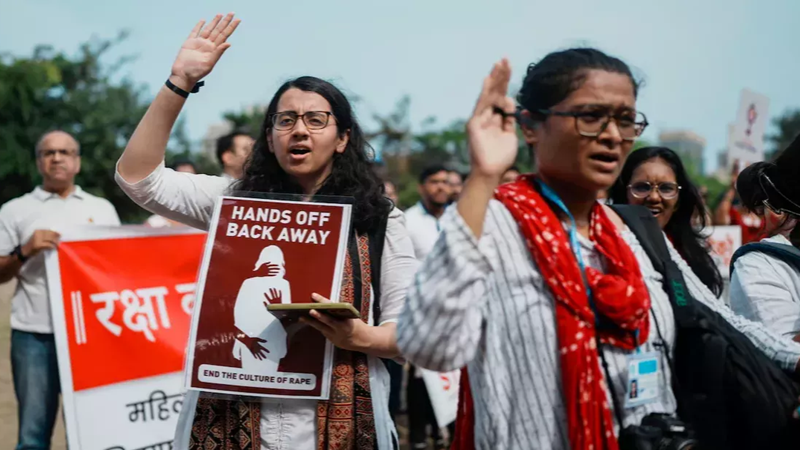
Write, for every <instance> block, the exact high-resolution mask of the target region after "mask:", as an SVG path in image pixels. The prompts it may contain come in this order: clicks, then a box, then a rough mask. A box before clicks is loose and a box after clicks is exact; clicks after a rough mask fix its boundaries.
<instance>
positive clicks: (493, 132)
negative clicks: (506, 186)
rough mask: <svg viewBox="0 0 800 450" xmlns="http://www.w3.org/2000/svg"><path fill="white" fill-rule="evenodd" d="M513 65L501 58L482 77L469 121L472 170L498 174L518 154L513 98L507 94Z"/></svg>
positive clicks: (504, 169) (490, 175)
mask: <svg viewBox="0 0 800 450" xmlns="http://www.w3.org/2000/svg"><path fill="white" fill-rule="evenodd" d="M510 79H511V66H510V65H509V64H508V60H506V59H502V60H501V61H500V62H498V63H496V64H495V65H494V67H493V68H492V72H491V73H490V74H489V76H488V77H486V79H484V81H483V90H482V91H481V95H480V97H479V98H478V102H477V104H476V105H475V110H474V111H473V112H472V117H471V118H470V119H469V121H468V122H467V140H468V145H469V151H470V157H471V159H472V171H473V173H477V174H478V175H484V176H488V177H499V176H502V175H503V173H504V172H505V171H506V170H507V169H508V168H509V167H511V166H512V165H513V164H514V160H515V159H516V158H517V145H518V142H517V133H516V129H515V126H514V122H515V120H514V109H515V106H514V100H513V99H511V98H510V97H508V96H507V93H508V82H509V80H510Z"/></svg>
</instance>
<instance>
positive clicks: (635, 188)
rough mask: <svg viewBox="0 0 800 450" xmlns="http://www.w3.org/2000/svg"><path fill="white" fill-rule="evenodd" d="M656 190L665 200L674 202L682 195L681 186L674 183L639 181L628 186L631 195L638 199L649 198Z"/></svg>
mask: <svg viewBox="0 0 800 450" xmlns="http://www.w3.org/2000/svg"><path fill="white" fill-rule="evenodd" d="M654 189H655V191H656V192H658V195H660V196H661V198H663V199H664V200H672V199H673V198H675V197H677V196H678V194H679V193H680V191H681V186H680V185H678V183H672V182H670V181H665V182H663V183H656V184H652V183H650V182H649V181H639V182H636V183H631V184H629V185H628V190H630V191H631V195H633V196H634V197H636V198H647V197H649V196H650V194H651V193H652V192H653V190H654Z"/></svg>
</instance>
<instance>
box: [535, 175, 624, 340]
mask: <svg viewBox="0 0 800 450" xmlns="http://www.w3.org/2000/svg"><path fill="white" fill-rule="evenodd" d="M536 184H537V185H538V186H539V189H541V191H542V195H543V196H544V198H546V199H547V200H549V201H550V202H551V203H553V204H554V205H555V206H556V207H557V208H558V209H560V210H561V211H562V212H563V213H564V214H566V215H567V219H569V224H568V225H567V234H568V235H569V244H570V247H572V254H573V255H575V259H576V260H577V262H578V267H579V268H580V272H581V279H582V280H583V286H584V288H585V289H586V295H587V297H588V299H589V307H590V308H592V312H593V313H594V321H595V327H599V321H600V316H599V315H598V313H597V307H596V306H595V304H594V298H593V297H592V288H591V287H590V286H589V282H588V281H587V280H586V265H585V264H584V262H583V256H582V255H581V246H580V245H581V243H580V241H579V240H578V230H577V229H578V226H577V224H576V222H575V217H574V216H573V215H572V213H571V212H570V211H569V209H567V205H565V204H564V202H563V201H562V200H561V197H559V196H558V194H556V192H555V191H554V190H553V188H551V187H550V186H548V185H547V184H545V183H544V182H543V181H542V180H540V179H538V178H537V179H536ZM634 339H635V342H636V351H637V353H638V352H639V330H636V332H635V336H634Z"/></svg>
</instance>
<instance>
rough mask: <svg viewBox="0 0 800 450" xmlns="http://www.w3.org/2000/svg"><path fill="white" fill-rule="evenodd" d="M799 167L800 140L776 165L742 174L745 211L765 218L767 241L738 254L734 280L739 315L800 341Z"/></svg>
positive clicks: (766, 164) (733, 293) (739, 186)
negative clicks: (776, 251) (795, 251)
mask: <svg viewBox="0 0 800 450" xmlns="http://www.w3.org/2000/svg"><path fill="white" fill-rule="evenodd" d="M798 168H800V137H798V138H797V139H795V140H794V142H792V144H791V145H789V147H788V148H787V149H786V150H784V151H783V153H781V155H780V156H779V157H778V158H777V159H776V160H775V162H774V163H769V162H759V163H756V164H753V165H751V166H749V167H747V168H746V169H744V170H743V171H742V173H741V174H740V175H739V178H738V180H737V181H736V189H737V190H738V192H739V196H740V197H741V199H742V204H743V206H744V207H746V208H747V209H748V210H749V211H751V212H753V213H755V214H757V215H759V216H760V217H761V219H762V220H761V222H762V228H761V235H762V236H763V237H764V239H762V240H761V242H760V245H750V246H745V247H744V248H743V250H740V251H739V252H738V253H739V254H742V256H741V257H740V258H738V259H736V260H735V262H734V263H733V274H732V276H731V307H732V308H733V309H734V311H736V312H737V313H739V314H741V315H742V316H744V317H747V318H748V319H750V320H753V321H757V322H762V323H763V324H764V325H765V326H766V327H767V328H769V329H771V330H772V331H774V332H776V333H779V334H782V335H784V336H786V337H788V338H790V339H794V340H796V341H800V250H798V251H797V255H796V256H794V257H793V256H792V254H793V253H794V252H792V250H793V249H800V226H797V225H798V221H800V179H799V178H798ZM763 244H767V246H764V245H763ZM771 249H778V250H784V251H783V252H781V253H774V252H772V251H770V250H771ZM744 251H747V252H746V253H744Z"/></svg>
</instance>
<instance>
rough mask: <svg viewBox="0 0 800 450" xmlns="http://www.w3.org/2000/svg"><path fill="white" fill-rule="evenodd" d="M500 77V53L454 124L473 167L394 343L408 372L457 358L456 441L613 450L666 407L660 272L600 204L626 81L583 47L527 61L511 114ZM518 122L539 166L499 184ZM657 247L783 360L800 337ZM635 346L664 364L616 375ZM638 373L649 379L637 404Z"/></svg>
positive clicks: (666, 310)
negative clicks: (752, 314) (463, 122)
mask: <svg viewBox="0 0 800 450" xmlns="http://www.w3.org/2000/svg"><path fill="white" fill-rule="evenodd" d="M510 77H511V69H510V67H509V64H508V61H505V60H503V61H501V62H500V63H498V64H496V65H495V67H494V69H493V70H492V72H491V74H490V75H489V76H488V77H487V79H486V80H485V81H484V84H483V91H482V93H481V95H480V97H479V99H478V102H477V105H476V106H475V109H474V111H473V115H472V117H471V118H470V120H469V121H468V123H467V136H468V139H469V150H470V156H471V158H470V159H471V164H472V167H471V171H470V176H469V178H468V179H467V182H466V184H465V185H464V190H463V191H462V194H461V197H459V200H458V203H457V204H456V207H455V208H450V209H449V210H448V212H446V213H445V215H444V216H443V217H442V219H441V220H440V225H441V234H440V236H439V240H438V241H437V243H436V245H435V247H434V248H433V250H432V251H431V252H430V254H429V255H428V257H427V258H426V259H425V262H424V263H423V267H422V268H421V270H419V271H418V272H417V274H416V275H415V280H414V283H413V284H412V285H411V288H410V289H409V292H408V298H407V300H406V304H405V307H404V309H403V312H402V313H401V315H400V319H399V321H398V325H397V345H398V347H399V348H400V351H401V353H402V354H403V355H404V356H406V358H407V359H408V360H410V361H411V362H412V363H414V364H416V365H419V366H421V367H425V368H428V369H431V370H436V371H449V370H454V369H460V368H463V367H466V368H467V372H468V382H466V383H464V385H462V389H463V390H464V392H465V395H466V394H467V391H468V395H467V399H469V398H471V400H472V401H471V403H469V402H464V403H463V404H462V408H461V409H460V411H459V415H460V416H459V419H458V422H457V425H456V435H457V438H458V439H459V440H458V442H457V444H458V445H459V447H458V448H470V446H472V445H474V447H475V448H478V449H572V450H592V449H595V450H617V449H618V448H620V446H621V443H624V441H625V436H628V437H630V436H631V433H630V431H631V430H630V429H628V430H626V428H628V427H631V426H637V425H640V424H641V423H642V420H643V419H644V418H645V417H661V416H655V415H654V414H666V415H669V416H674V415H675V414H676V409H677V402H676V398H675V394H674V392H673V389H672V383H671V382H672V375H671V372H670V369H669V363H668V358H667V357H668V356H669V355H668V353H669V352H670V350H668V349H672V348H674V344H675V336H676V326H675V320H674V316H673V312H672V307H671V304H670V300H669V297H668V295H667V293H666V292H665V291H664V287H663V285H662V282H661V281H662V278H661V276H660V275H659V274H658V272H657V271H656V270H655V269H654V268H653V264H652V262H651V261H650V259H649V258H648V257H647V254H646V252H645V250H644V248H643V247H642V245H641V243H640V242H639V240H638V239H637V238H636V236H635V235H634V234H633V233H632V232H631V231H630V230H629V229H628V228H627V227H626V226H625V225H624V223H623V222H622V220H621V219H620V217H619V216H617V215H616V213H614V211H613V210H611V209H610V208H609V207H607V206H604V205H601V204H600V203H599V202H597V193H598V192H599V191H601V190H607V189H608V188H609V187H611V185H612V184H613V183H614V181H615V180H616V179H617V177H618V176H619V174H620V171H621V169H622V166H623V164H624V162H625V158H626V157H627V155H628V153H629V152H630V151H631V148H632V146H633V142H634V141H635V139H636V138H637V137H638V136H639V135H640V134H641V132H642V131H643V130H644V128H645V126H646V125H647V120H646V119H645V117H644V115H643V114H642V113H641V112H639V111H638V110H637V109H636V94H637V87H638V86H637V83H636V82H635V80H634V78H633V76H632V75H631V71H630V69H629V68H628V66H627V65H626V64H625V63H624V62H623V61H621V60H619V59H618V58H614V57H611V56H608V55H606V54H605V53H603V52H601V51H598V50H595V49H591V48H576V49H569V50H564V51H560V52H555V53H551V54H549V55H547V56H545V58H544V59H542V60H541V61H539V62H538V63H535V64H531V65H530V66H529V67H528V71H527V74H526V76H525V80H524V82H523V83H522V88H521V90H520V92H519V95H518V97H517V103H518V105H519V111H518V110H517V108H518V106H517V104H515V102H514V100H512V99H511V98H509V97H507V91H508V84H509V80H510ZM517 120H519V121H520V125H521V127H522V134H523V136H524V138H525V140H526V142H527V144H528V145H529V146H530V147H531V148H532V149H533V151H534V156H535V159H536V164H535V166H536V167H537V168H538V172H537V173H536V174H535V175H531V174H529V175H523V176H520V177H519V178H518V179H517V180H516V181H515V182H513V183H508V184H504V185H502V186H501V185H500V182H501V179H502V176H503V174H504V173H505V171H506V170H507V169H508V168H509V167H511V165H512V164H513V163H514V161H515V159H516V157H517V149H518V141H517V130H516V126H515V125H516V121H517ZM668 247H669V252H670V257H671V258H672V260H673V261H674V262H675V263H676V264H677V265H678V267H679V268H680V270H681V272H682V273H683V277H684V278H685V280H686V284H687V287H688V290H689V291H690V293H691V294H692V296H693V297H694V298H696V299H697V300H698V301H699V302H702V303H703V304H705V305H707V307H708V308H710V309H712V310H714V311H716V312H717V313H718V314H719V315H720V316H721V317H723V318H724V319H725V320H727V321H728V322H729V323H731V324H732V325H733V326H734V327H736V328H737V329H739V330H741V332H742V333H743V334H744V335H746V336H747V337H748V338H749V339H750V340H751V341H752V342H753V343H754V345H755V346H756V347H758V348H760V349H761V350H762V351H764V353H765V354H767V355H769V356H770V358H771V359H772V360H774V361H775V362H776V363H777V364H779V365H780V366H781V367H783V368H784V369H786V370H795V369H796V367H797V364H798V359H800V345H798V344H797V343H794V342H791V341H790V340H786V339H783V338H780V337H779V336H777V335H776V334H774V333H770V332H769V331H768V330H766V329H765V328H764V327H763V326H761V325H760V324H754V323H751V322H748V321H746V320H744V319H743V318H741V317H739V316H736V315H735V314H734V313H733V312H732V311H731V310H730V309H728V308H727V307H726V306H725V305H724V304H722V302H719V301H718V300H717V299H716V296H715V295H714V294H713V293H712V292H711V291H709V289H708V288H707V287H706V286H705V284H703V282H702V281H700V279H698V277H697V276H696V275H695V274H694V273H693V272H692V270H691V269H690V268H689V266H688V265H687V264H686V262H685V261H684V259H683V258H682V257H681V256H680V254H679V253H678V251H676V250H675V248H674V247H673V246H672V245H671V244H669V243H668ZM641 354H647V355H650V356H649V357H648V358H650V359H649V360H648V361H649V362H648V365H647V367H648V368H651V367H652V368H659V367H660V368H662V369H663V370H661V369H658V370H650V369H647V370H645V369H642V370H643V372H642V373H637V372H634V371H632V370H631V369H629V367H630V366H629V363H630V362H631V361H632V360H633V359H635V358H637V355H641ZM634 367H636V365H634ZM639 375H648V376H649V377H651V378H650V382H651V384H650V385H649V388H648V389H650V391H649V392H650V393H651V395H648V396H646V398H641V393H642V390H643V387H642V386H643V385H642V380H641V376H639ZM632 386H636V389H635V390H634V388H633V387H632ZM654 388H655V389H654ZM637 397H640V398H637ZM633 398H636V399H635V401H633V400H632V399H633ZM470 405H471V406H470ZM470 412H471V414H470ZM620 436H622V438H621V439H618V438H619V437H620ZM461 438H465V439H466V440H468V441H469V442H462V440H460V439H461ZM701 445H702V443H701Z"/></svg>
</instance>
